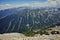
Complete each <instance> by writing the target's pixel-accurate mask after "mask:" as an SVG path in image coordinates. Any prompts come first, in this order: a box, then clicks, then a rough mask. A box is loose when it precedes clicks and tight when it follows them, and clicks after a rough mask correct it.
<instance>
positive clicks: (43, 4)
mask: <svg viewBox="0 0 60 40" xmlns="http://www.w3.org/2000/svg"><path fill="white" fill-rule="evenodd" d="M57 2H59V3H60V1H59V0H57ZM57 2H56V1H54V0H48V1H46V2H30V3H20V4H16V5H14V4H3V5H0V10H4V9H8V8H16V7H24V6H27V7H56V6H57Z"/></svg>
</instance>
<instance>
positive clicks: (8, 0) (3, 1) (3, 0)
mask: <svg viewBox="0 0 60 40" xmlns="http://www.w3.org/2000/svg"><path fill="white" fill-rule="evenodd" d="M34 1H35V2H45V1H47V0H0V4H7V3H8V4H17V3H27V2H34Z"/></svg>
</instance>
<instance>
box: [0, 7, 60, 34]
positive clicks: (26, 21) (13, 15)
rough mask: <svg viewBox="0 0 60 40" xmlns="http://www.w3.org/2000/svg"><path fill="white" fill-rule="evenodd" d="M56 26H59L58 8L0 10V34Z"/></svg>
mask: <svg viewBox="0 0 60 40" xmlns="http://www.w3.org/2000/svg"><path fill="white" fill-rule="evenodd" d="M56 24H60V8H35V9H34V8H33V9H31V8H27V7H25V8H24V7H19V8H12V9H6V10H0V33H7V32H20V33H23V32H27V31H32V30H35V29H44V28H46V27H50V26H52V25H56Z"/></svg>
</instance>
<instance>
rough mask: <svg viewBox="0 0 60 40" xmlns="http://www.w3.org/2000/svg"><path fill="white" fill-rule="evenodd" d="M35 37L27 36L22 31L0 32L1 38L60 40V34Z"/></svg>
mask: <svg viewBox="0 0 60 40" xmlns="http://www.w3.org/2000/svg"><path fill="white" fill-rule="evenodd" d="M38 35H39V34H36V35H35V36H34V37H26V36H24V35H23V34H20V33H6V34H0V40H60V34H58V35H39V36H38Z"/></svg>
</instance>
